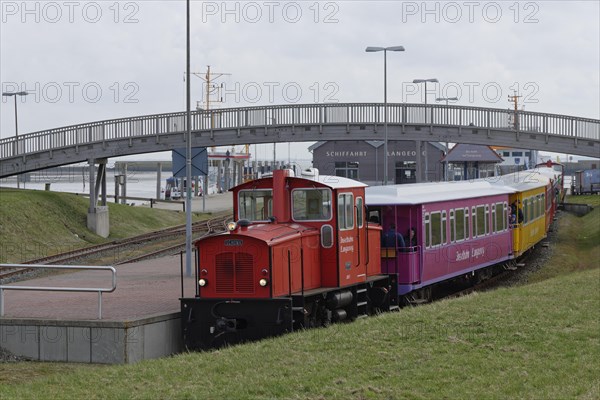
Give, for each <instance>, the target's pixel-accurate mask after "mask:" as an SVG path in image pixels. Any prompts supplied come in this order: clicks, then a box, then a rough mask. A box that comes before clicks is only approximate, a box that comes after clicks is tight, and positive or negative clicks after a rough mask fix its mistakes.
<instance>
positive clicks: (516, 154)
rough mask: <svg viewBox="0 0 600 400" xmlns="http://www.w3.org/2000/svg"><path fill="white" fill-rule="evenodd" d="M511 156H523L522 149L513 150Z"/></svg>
mask: <svg viewBox="0 0 600 400" xmlns="http://www.w3.org/2000/svg"><path fill="white" fill-rule="evenodd" d="M512 156H513V157H523V152H522V151H513V152H512Z"/></svg>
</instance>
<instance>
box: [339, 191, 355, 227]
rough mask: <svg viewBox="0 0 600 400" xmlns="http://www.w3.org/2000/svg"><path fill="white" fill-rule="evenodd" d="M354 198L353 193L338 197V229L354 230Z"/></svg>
mask: <svg viewBox="0 0 600 400" xmlns="http://www.w3.org/2000/svg"><path fill="white" fill-rule="evenodd" d="M353 197H354V196H353V195H352V194H351V193H345V194H340V195H338V206H337V214H338V227H339V229H352V228H354V198H353Z"/></svg>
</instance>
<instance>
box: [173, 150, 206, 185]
mask: <svg viewBox="0 0 600 400" xmlns="http://www.w3.org/2000/svg"><path fill="white" fill-rule="evenodd" d="M185 153H186V149H175V150H173V152H172V158H173V176H176V177H178V178H185V177H186V170H185V166H186V162H185ZM200 175H204V176H206V175H208V152H207V151H206V147H194V148H192V176H200Z"/></svg>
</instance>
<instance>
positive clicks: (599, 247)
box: [530, 196, 600, 282]
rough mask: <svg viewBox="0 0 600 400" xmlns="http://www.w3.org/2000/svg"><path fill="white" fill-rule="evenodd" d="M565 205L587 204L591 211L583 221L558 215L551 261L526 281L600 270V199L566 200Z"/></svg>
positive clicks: (567, 214)
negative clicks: (591, 207) (556, 236)
mask: <svg viewBox="0 0 600 400" xmlns="http://www.w3.org/2000/svg"><path fill="white" fill-rule="evenodd" d="M566 202H567V203H581V204H589V205H591V206H593V207H594V209H593V210H592V211H591V212H590V213H589V214H587V215H585V216H583V217H577V216H575V215H573V214H570V213H566V212H562V215H561V218H560V220H559V224H558V226H557V228H556V229H558V240H557V241H556V243H554V244H553V257H552V259H551V260H550V262H549V263H548V264H547V265H546V266H545V267H544V268H543V269H541V270H539V271H537V273H536V274H535V275H533V276H532V277H531V278H530V280H531V281H532V282H535V281H540V280H543V279H548V278H551V277H554V276H558V275H563V274H568V273H571V272H574V271H581V270H586V269H590V268H599V267H600V196H568V197H567V199H566Z"/></svg>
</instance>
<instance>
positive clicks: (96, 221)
mask: <svg viewBox="0 0 600 400" xmlns="http://www.w3.org/2000/svg"><path fill="white" fill-rule="evenodd" d="M88 162H89V168H90V207H89V209H88V214H87V227H88V229H89V230H91V231H92V232H94V233H95V234H96V235H98V236H101V237H104V238H105V237H108V235H109V233H110V225H109V219H108V207H107V205H106V158H102V159H98V160H96V159H90V160H89V161H88ZM96 163H98V172H97V175H96ZM99 194H100V204H98V195H99Z"/></svg>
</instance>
